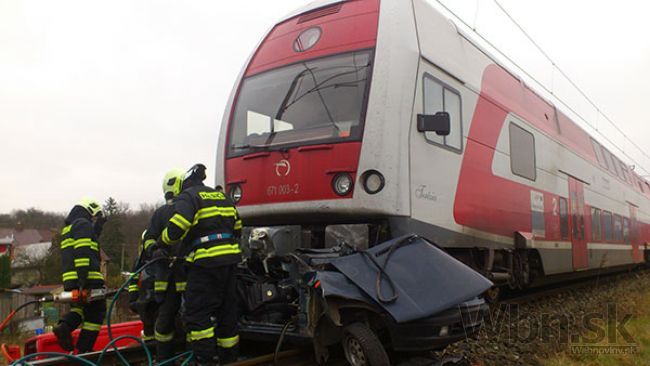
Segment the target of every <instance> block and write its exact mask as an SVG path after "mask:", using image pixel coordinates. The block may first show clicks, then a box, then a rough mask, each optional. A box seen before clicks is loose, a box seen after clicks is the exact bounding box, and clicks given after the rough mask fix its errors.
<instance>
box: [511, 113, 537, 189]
mask: <svg viewBox="0 0 650 366" xmlns="http://www.w3.org/2000/svg"><path fill="white" fill-rule="evenodd" d="M509 128H510V169H511V170H512V173H513V174H515V175H518V176H520V177H524V178H526V179H530V180H532V181H534V180H535V179H536V178H537V165H536V162H535V136H533V134H532V133H530V132H528V131H526V130H524V129H523V128H521V127H519V126H517V125H516V124H514V123H512V122H511V123H510V127H509Z"/></svg>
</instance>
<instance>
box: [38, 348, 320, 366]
mask: <svg viewBox="0 0 650 366" xmlns="http://www.w3.org/2000/svg"><path fill="white" fill-rule="evenodd" d="M119 352H120V353H121V354H122V356H123V357H124V358H125V359H126V360H127V361H128V362H129V363H130V364H131V365H134V366H135V365H146V364H147V357H146V353H145V352H144V351H143V349H142V347H139V346H132V347H123V348H120V350H119ZM100 355H101V352H92V353H88V354H86V355H85V356H84V358H85V359H87V360H88V361H91V362H97V361H98V360H99V357H100ZM276 360H277V363H276ZM29 364H30V365H33V366H62V365H74V364H77V363H76V362H75V361H73V360H70V359H67V358H65V357H49V358H45V359H42V360H33V361H29ZM275 364H277V365H278V366H308V365H313V364H314V362H313V360H312V355H311V354H310V353H309V352H307V351H306V350H304V349H302V350H301V349H292V350H287V351H282V352H278V354H277V356H276V355H275V354H274V353H269V354H264V355H261V356H254V357H251V358H247V359H245V360H241V361H238V362H235V363H231V364H229V365H230V366H271V365H275ZM102 365H116V366H117V365H122V362H121V361H120V359H119V357H118V355H117V352H115V350H109V351H107V352H106V353H105V354H104V357H103V361H102Z"/></svg>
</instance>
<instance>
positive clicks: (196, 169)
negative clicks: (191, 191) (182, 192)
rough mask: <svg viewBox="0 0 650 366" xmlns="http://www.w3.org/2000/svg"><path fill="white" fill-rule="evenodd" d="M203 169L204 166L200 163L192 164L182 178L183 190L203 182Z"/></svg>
mask: <svg viewBox="0 0 650 366" xmlns="http://www.w3.org/2000/svg"><path fill="white" fill-rule="evenodd" d="M205 169H206V168H205V165H203V164H201V163H198V164H194V165H193V166H192V167H191V168H190V169H189V170H188V171H187V172H186V173H185V176H184V177H183V188H185V187H189V186H190V185H191V184H192V183H200V182H203V181H204V180H205V178H206V177H205ZM188 183H189V184H188Z"/></svg>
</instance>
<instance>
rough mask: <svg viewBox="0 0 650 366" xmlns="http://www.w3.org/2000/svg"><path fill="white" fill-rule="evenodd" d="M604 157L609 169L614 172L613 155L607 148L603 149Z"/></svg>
mask: <svg viewBox="0 0 650 366" xmlns="http://www.w3.org/2000/svg"><path fill="white" fill-rule="evenodd" d="M605 158H606V159H607V164H608V165H609V171H610V172H612V173H614V174H616V163H615V162H614V155H612V153H611V152H609V150H605Z"/></svg>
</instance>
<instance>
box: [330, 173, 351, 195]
mask: <svg viewBox="0 0 650 366" xmlns="http://www.w3.org/2000/svg"><path fill="white" fill-rule="evenodd" d="M332 188H333V189H334V192H336V194H338V195H339V196H345V195H347V194H348V193H350V192H351V191H352V177H351V176H350V174H348V173H339V174H337V175H335V176H334V179H333V180H332Z"/></svg>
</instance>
